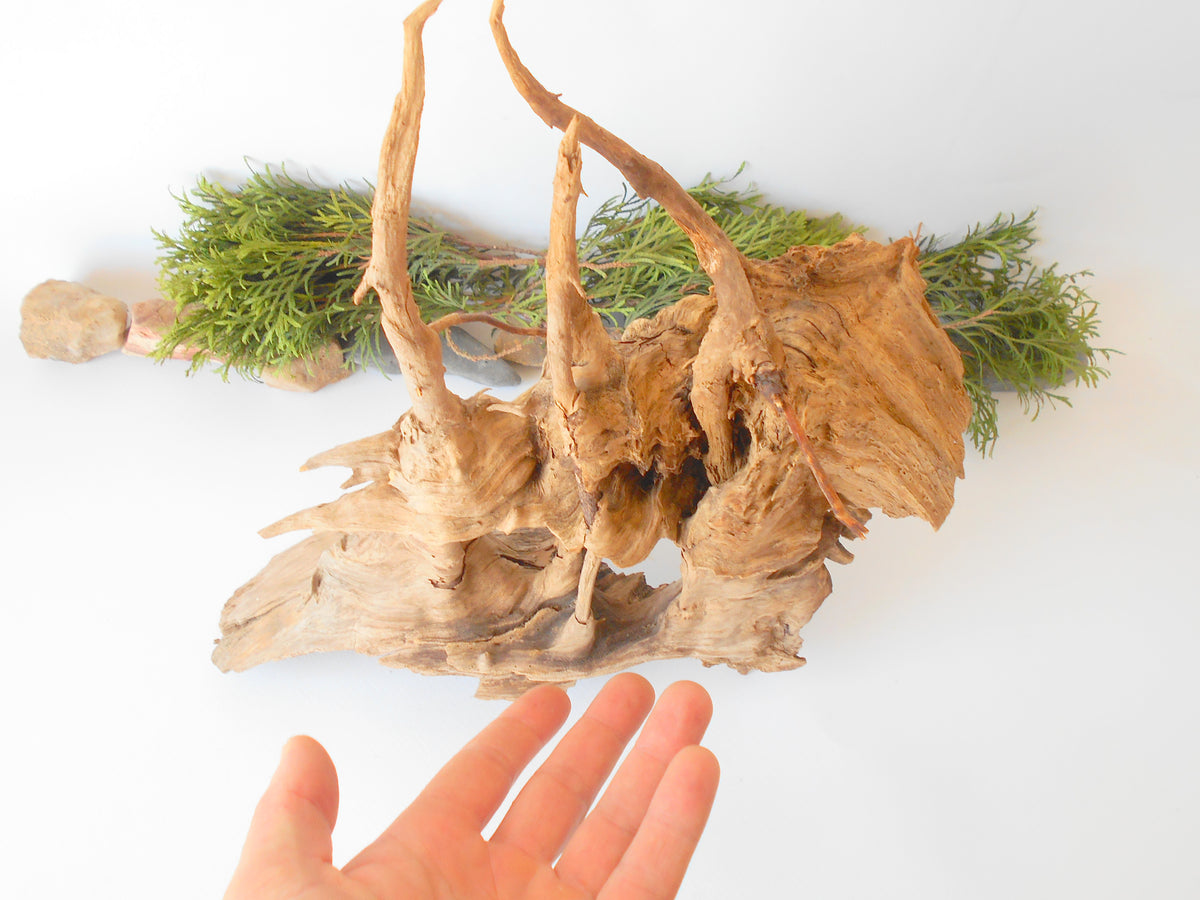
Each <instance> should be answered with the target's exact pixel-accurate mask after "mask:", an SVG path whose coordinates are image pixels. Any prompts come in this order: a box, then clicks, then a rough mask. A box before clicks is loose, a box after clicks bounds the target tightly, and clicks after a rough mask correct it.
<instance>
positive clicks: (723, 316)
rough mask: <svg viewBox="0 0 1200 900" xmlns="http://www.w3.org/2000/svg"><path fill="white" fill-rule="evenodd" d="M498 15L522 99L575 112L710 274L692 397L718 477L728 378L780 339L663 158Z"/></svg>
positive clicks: (778, 356) (760, 362) (728, 436)
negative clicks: (617, 126) (568, 91)
mask: <svg viewBox="0 0 1200 900" xmlns="http://www.w3.org/2000/svg"><path fill="white" fill-rule="evenodd" d="M503 16H504V0H495V2H494V3H493V5H492V11H491V17H490V21H491V26H492V35H493V37H494V39H495V42H496V47H497V49H498V50H499V51H500V57H501V59H502V60H503V61H504V65H505V68H506V69H507V70H508V74H509V77H510V78H511V79H512V82H513V85H514V86H515V87H516V89H517V91H518V92H519V93H520V94H521V96H522V97H523V98H524V99H525V102H526V103H528V104H529V106H530V108H531V109H532V110H533V111H534V112H535V113H536V114H537V115H538V117H539V118H541V120H542V121H543V122H545V123H546V124H547V125H550V126H551V127H553V128H558V129H559V130H564V129H566V128H567V126H568V125H569V124H570V123H571V121H572V120H573V119H574V120H577V121H578V126H577V127H578V130H579V140H580V141H581V142H582V143H584V144H587V145H588V146H589V147H591V148H592V149H593V150H595V151H596V152H598V153H599V154H600V155H601V156H603V157H604V158H605V159H607V160H608V161H609V162H610V163H612V164H613V165H614V166H616V168H617V169H618V170H619V171H620V172H621V174H622V175H624V176H625V178H626V179H628V181H629V184H630V186H631V187H632V188H633V189H634V190H635V191H637V192H638V194H639V195H641V196H643V197H650V198H652V199H654V200H655V201H656V202H657V203H658V204H659V205H660V206H662V208H663V209H664V210H665V211H666V212H667V214H668V215H670V216H671V218H672V219H673V220H674V221H675V222H676V224H678V225H679V227H680V228H682V229H683V230H684V232H685V233H686V234H687V236H688V238H689V239H690V240H691V242H692V246H693V247H695V249H696V256H697V258H698V259H699V261H700V265H701V267H702V268H703V269H704V271H705V273H706V274H707V275H708V277H709V278H710V279H712V282H713V293H714V296H715V297H716V300H717V316H716V318H715V320H714V322H713V326H712V328H711V329H710V330H709V332H708V334H707V335H706V336H705V343H706V345H707V346H705V347H703V348H702V349H701V352H700V355H699V357H698V358H697V360H696V367H695V382H694V387H693V396H694V398H695V402H694V404H693V405H694V407H695V412H696V416H697V418H698V419H699V420H700V424H701V427H703V429H704V431H705V433H706V434H707V435H708V439H709V453H708V458H707V459H706V467H707V468H708V470H709V477H710V478H711V479H712V480H713V481H723V480H725V479H726V478H728V477H729V476H730V475H731V474H732V472H733V438H732V425H731V423H730V414H729V387H730V384H731V382H732V381H733V380H734V379H738V380H742V381H745V382H747V383H750V382H751V381H752V379H754V378H755V377H756V376H757V375H758V374H759V373H760V372H763V371H769V372H776V373H779V372H781V370H782V359H783V350H782V347H781V345H780V343H779V339H778V338H777V337H776V335H775V332H774V329H773V328H772V327H771V323H770V321H769V320H768V319H766V318H765V317H764V316H763V315H762V313H761V311H760V310H759V308H758V305H757V304H756V303H755V301H754V294H753V292H752V291H751V290H750V283H749V281H748V279H747V278H746V273H745V271H744V269H743V267H742V256H741V254H740V253H739V252H738V251H737V248H735V247H734V246H733V242H732V241H730V240H729V237H728V235H726V234H725V232H723V231H722V230H721V228H720V227H719V226H718V225H717V223H716V222H714V221H713V219H712V217H711V216H709V215H708V213H706V212H705V211H704V208H703V207H701V206H700V204H699V203H698V202H696V199H695V198H694V197H692V196H691V195H690V194H689V193H688V192H687V191H686V190H685V189H684V188H683V186H682V185H680V184H679V182H678V181H676V180H675V179H674V178H672V177H671V175H670V174H669V173H668V172H667V171H666V170H665V169H664V168H663V167H662V166H660V165H659V164H658V163H656V162H654V161H653V160H651V159H649V158H647V157H645V156H643V155H642V154H641V153H639V152H638V151H637V150H635V149H634V148H633V147H631V146H630V145H629V144H627V143H625V141H623V140H621V139H620V138H619V137H617V136H616V135H614V134H613V133H612V132H610V131H608V130H606V129H604V128H602V127H601V126H599V125H597V124H596V122H594V121H593V120H592V119H590V118H589V117H587V116H585V115H583V114H582V113H580V112H579V111H578V110H576V109H573V108H572V107H570V106H568V105H567V104H565V103H563V102H562V101H561V100H560V99H559V97H558V95H557V94H553V93H551V92H550V91H548V90H547V89H546V88H545V87H544V86H543V85H542V84H541V82H539V81H538V80H537V79H536V78H535V77H534V76H533V73H531V72H530V71H529V69H528V68H526V66H525V65H524V63H522V62H521V59H520V57H519V56H518V55H517V52H516V50H515V49H513V46H512V42H511V41H510V40H509V37H508V32H507V30H506V29H505V27H504V22H503ZM779 377H782V376H781V375H780V376H779Z"/></svg>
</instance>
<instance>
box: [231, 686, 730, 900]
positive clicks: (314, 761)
mask: <svg viewBox="0 0 1200 900" xmlns="http://www.w3.org/2000/svg"><path fill="white" fill-rule="evenodd" d="M652 705H654V689H653V688H652V687H651V686H650V684H649V683H648V682H647V681H646V680H645V679H643V678H641V677H640V676H637V675H633V674H629V673H626V674H622V675H617V676H616V677H614V678H613V679H611V680H610V681H609V682H608V684H606V685H605V686H604V688H603V689H602V690H601V691H600V693H599V694H598V695H597V696H596V699H595V700H594V701H593V702H592V704H591V706H589V707H588V709H587V711H586V712H585V713H584V715H583V716H582V717H581V718H580V720H579V721H578V722H577V723H576V724H575V725H574V726H572V728H571V729H570V730H569V731H568V732H567V734H566V735H565V736H564V737H563V738H562V740H561V741H560V742H559V743H558V746H557V747H555V748H554V750H553V751H552V752H551V754H550V756H549V758H548V759H547V760H546V762H545V763H543V765H542V766H541V767H540V768H539V769H538V770H537V771H536V772H535V773H534V774H533V776H532V777H530V779H529V781H528V782H527V783H526V785H525V787H524V788H523V789H522V790H521V792H520V793H519V794H518V795H517V798H516V799H515V800H514V801H513V803H512V806H511V807H510V808H509V810H508V812H507V813H506V814H505V816H504V818H503V820H502V821H501V822H500V825H499V826H498V827H497V828H496V830H495V833H494V834H493V835H492V837H491V838H490V839H486V840H485V839H484V837H483V836H482V835H481V833H480V832H481V831H482V829H483V828H484V826H485V825H487V823H488V821H489V820H490V819H491V818H492V816H493V815H494V814H495V812H496V810H497V809H498V808H499V807H500V805H501V803H503V801H504V799H505V797H506V796H507V795H508V793H509V791H510V790H511V789H512V787H513V784H514V782H515V781H516V779H517V777H518V776H519V775H520V773H521V771H522V770H523V769H524V768H525V767H526V766H527V765H528V764H529V762H530V760H532V759H533V757H534V756H536V755H537V753H538V752H539V751H540V750H541V749H542V747H544V746H545V745H546V743H547V742H549V740H550V738H551V737H553V736H554V734H555V733H556V732H557V731H558V729H559V728H560V727H561V726H562V724H563V722H564V721H565V720H566V718H567V714H568V713H569V711H570V701H569V700H568V699H567V695H566V693H565V692H564V691H563V690H561V689H560V688H557V687H551V686H542V687H537V688H534V689H533V690H531V691H529V692H528V693H527V694H525V695H524V696H523V697H521V698H520V699H519V700H517V701H516V702H515V703H513V704H512V705H511V706H509V707H508V709H507V710H505V711H504V712H503V713H502V714H501V715H500V716H499V717H498V718H497V719H496V720H495V721H493V722H492V723H491V724H490V725H489V726H488V727H487V728H485V729H484V730H483V731H482V732H480V733H479V734H478V735H477V736H476V737H475V738H474V739H473V740H472V741H471V742H470V743H468V744H467V745H466V747H464V748H463V749H462V750H461V751H460V752H459V753H458V754H457V755H456V756H454V758H453V759H451V760H450V762H449V763H447V764H446V765H445V766H444V767H443V768H442V770H441V771H440V772H439V773H438V774H437V775H436V776H434V778H433V780H432V781H430V782H429V784H428V786H427V787H426V788H425V789H424V790H423V791H422V792H421V794H420V795H419V796H418V797H417V798H416V800H414V801H413V803H412V805H410V806H409V807H408V808H407V809H406V810H405V811H404V812H402V813H401V814H400V816H399V818H397V819H396V820H395V821H394V822H393V823H392V824H391V825H390V826H388V828H387V829H386V830H385V831H384V832H383V834H382V835H380V836H379V838H378V839H377V840H375V841H374V843H372V844H371V845H370V846H368V847H367V848H366V849H365V850H363V851H362V852H361V853H359V854H358V855H357V856H356V857H354V859H352V860H351V861H350V862H349V863H347V864H346V865H345V866H343V867H342V868H341V869H340V870H339V869H337V868H335V867H334V865H333V862H332V860H333V840H332V833H333V826H334V823H335V821H336V820H337V809H338V783H337V773H336V772H335V771H334V767H333V763H332V761H331V760H330V759H329V756H328V754H327V753H326V752H325V750H324V748H322V747H321V745H320V744H318V743H317V742H316V741H314V740H312V739H311V738H305V737H298V738H292V739H291V740H290V741H289V742H288V743H287V745H286V746H285V747H284V750H283V758H282V759H281V760H280V763H279V768H278V769H277V770H276V772H275V775H274V777H273V778H272V780H271V784H270V786H269V787H268V788H267V791H266V793H265V794H264V795H263V798H262V800H261V801H259V804H258V808H257V809H256V810H255V813H254V818H253V821H252V822H251V825H250V833H249V835H248V836H247V838H246V846H245V848H244V849H243V851H242V857H241V860H240V862H239V863H238V867H237V870H236V871H235V873H234V876H233V882H232V883H231V884H230V886H229V890H228V892H227V893H226V895H225V900H285V898H287V900H291V898H304V900H390V898H405V900H409V898H447V900H475V898H488V900H493V898H494V900H501V898H505V900H508V898H542V897H553V898H556V900H582V898H647V900H656V898H670V897H674V896H675V894H676V892H677V891H678V890H679V884H680V882H681V881H682V880H683V874H684V871H685V870H686V868H687V865H688V862H689V861H690V859H691V856H692V851H693V850H694V849H695V847H696V843H697V841H699V839H700V833H701V832H702V831H703V829H704V824H705V822H706V820H707V818H708V813H709V810H710V809H711V807H712V802H713V797H714V796H715V794H716V789H717V780H718V778H719V770H718V766H717V760H716V757H715V756H713V755H712V753H711V752H710V751H708V750H706V749H704V748H702V747H700V746H698V742H699V741H700V738H701V737H702V736H703V735H704V731H705V729H706V728H707V726H708V722H709V719H710V718H711V716H712V703H711V701H710V700H709V697H708V694H707V693H705V691H704V689H703V688H702V687H700V686H699V685H697V684H693V683H690V682H679V683H677V684H673V685H671V686H670V687H669V688H667V689H666V690H665V691H664V692H663V695H662V697H661V698H660V699H659V701H658V703H657V705H654V710H653V712H652V713H651V712H650V709H651V706H652ZM647 713H649V714H650V718H649V720H648V721H646V727H645V728H644V729H643V730H642V733H641V735H640V736H639V737H638V740H637V742H636V743H635V744H634V747H633V749H632V750H631V751H630V753H629V755H628V756H627V757H626V759H625V761H624V763H622V765H621V767H620V769H619V770H618V771H617V774H616V775H615V776H614V777H613V780H612V783H611V784H610V785H609V787H608V789H607V790H606V791H605V792H604V796H603V797H601V799H600V801H599V802H598V803H597V804H596V806H595V808H594V809H592V811H591V812H590V813H589V812H588V809H589V807H591V805H592V801H593V800H594V798H595V796H596V794H597V793H598V792H599V790H600V787H601V786H602V785H603V784H604V781H605V779H606V778H607V777H608V774H609V772H611V771H612V768H613V766H614V765H615V764H616V762H617V760H618V758H619V757H620V755H621V753H622V752H623V750H624V748H625V746H626V745H627V744H628V743H629V741H630V740H631V739H632V738H633V736H634V734H635V733H636V732H637V730H638V728H639V727H640V726H641V724H642V722H643V720H646V716H647Z"/></svg>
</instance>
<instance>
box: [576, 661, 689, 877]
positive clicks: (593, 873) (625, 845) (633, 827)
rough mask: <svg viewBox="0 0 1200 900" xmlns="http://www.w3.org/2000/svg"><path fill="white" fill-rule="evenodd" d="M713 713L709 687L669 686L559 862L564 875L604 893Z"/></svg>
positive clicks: (678, 684)
mask: <svg viewBox="0 0 1200 900" xmlns="http://www.w3.org/2000/svg"><path fill="white" fill-rule="evenodd" d="M711 719H712V701H711V700H710V699H709V696H708V694H707V693H706V692H705V690H704V688H702V687H700V685H698V684H694V683H692V682H686V681H685V682H678V683H676V684H673V685H671V686H670V687H668V688H667V689H666V690H665V691H663V694H662V697H660V698H659V701H658V704H657V705H656V706H655V708H654V711H653V712H652V713H651V714H650V719H649V721H648V722H647V723H646V727H645V728H644V729H643V730H642V734H641V736H640V737H639V738H638V740H637V743H636V744H635V745H634V747H633V749H632V750H631V751H630V753H629V756H628V757H627V758H626V759H625V762H624V763H622V765H621V767H620V769H618V771H617V774H616V776H614V778H613V780H612V783H611V784H610V785H609V787H608V790H606V791H605V792H604V796H603V797H601V799H600V802H599V803H597V804H596V808H595V809H594V810H592V812H591V814H590V815H588V817H587V819H586V820H584V822H583V824H582V825H580V826H579V829H578V831H577V832H576V833H575V835H574V837H572V838H571V840H570V842H569V843H568V844H567V846H566V849H565V850H564V851H563V854H562V858H561V859H560V860H559V863H558V866H557V867H556V869H557V871H558V874H559V877H560V878H561V879H562V880H563V881H564V882H566V883H567V884H570V885H573V886H575V887H577V888H579V889H581V890H582V891H583V892H584V893H586V894H588V895H589V896H595V895H596V894H598V893H599V892H600V890H601V888H602V887H603V885H604V884H605V883H606V881H607V880H608V879H609V876H610V875H612V873H613V871H614V870H615V869H616V867H617V865H618V863H620V862H621V859H622V857H623V856H624V855H625V853H626V851H627V850H629V848H630V845H631V843H632V842H633V840H634V836H635V834H637V833H638V829H639V828H640V827H641V826H642V822H643V819H645V818H646V816H647V811H648V810H649V809H650V806H651V802H652V800H653V799H654V798H655V791H656V790H658V788H659V786H660V783H661V782H662V781H663V778H664V775H665V773H666V772H667V769H668V767H669V766H670V765H671V763H672V760H674V759H675V758H676V756H677V755H678V754H679V753H680V751H681V750H683V748H685V747H689V746H692V745H695V744H698V743H699V742H700V739H701V738H702V737H703V736H704V732H705V730H706V729H707V728H708V723H709V721H710V720H711Z"/></svg>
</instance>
